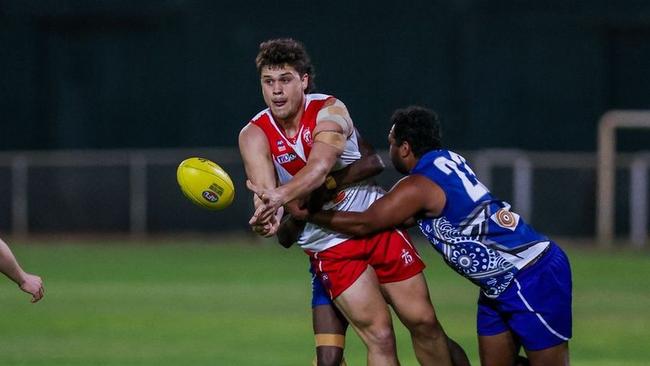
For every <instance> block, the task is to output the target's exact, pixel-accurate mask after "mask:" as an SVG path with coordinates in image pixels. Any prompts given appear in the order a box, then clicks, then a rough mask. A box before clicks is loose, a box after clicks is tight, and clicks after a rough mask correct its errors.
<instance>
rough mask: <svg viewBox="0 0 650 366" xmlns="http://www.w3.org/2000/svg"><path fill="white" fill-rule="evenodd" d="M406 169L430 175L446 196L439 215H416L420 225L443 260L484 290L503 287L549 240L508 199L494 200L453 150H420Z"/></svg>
mask: <svg viewBox="0 0 650 366" xmlns="http://www.w3.org/2000/svg"><path fill="white" fill-rule="evenodd" d="M411 174H420V175H423V176H426V177H427V178H429V179H431V180H432V181H433V182H435V183H436V184H438V185H439V186H440V188H442V190H443V191H444V192H445V195H446V196H447V203H446V205H445V208H444V209H443V211H442V214H441V215H440V216H439V217H436V218H422V219H420V220H418V224H419V226H420V230H421V231H422V233H424V235H425V236H426V237H427V238H428V239H429V241H430V242H431V244H432V245H433V247H434V248H435V249H436V250H437V251H438V252H440V253H441V254H442V255H443V257H444V258H445V261H446V262H447V264H448V265H449V266H451V267H452V268H453V269H454V270H456V272H458V273H460V274H461V275H462V276H464V277H466V278H468V279H469V280H470V281H472V282H474V283H475V284H476V285H478V286H480V287H481V289H482V291H483V293H484V294H485V295H486V296H489V297H496V296H498V295H499V294H500V293H502V292H503V291H505V289H506V288H507V287H508V285H510V283H511V281H512V280H513V278H514V277H515V275H516V274H517V272H518V271H519V270H520V269H521V268H523V267H524V266H526V265H527V264H528V263H530V262H531V261H533V260H534V259H535V258H537V257H538V256H539V255H540V254H541V253H542V252H544V250H545V249H546V248H547V247H548V246H549V241H548V239H547V238H546V237H544V236H542V235H540V234H539V233H537V232H536V231H535V230H534V229H533V228H532V227H530V226H529V225H528V224H526V223H525V222H524V220H523V219H522V218H521V217H519V215H517V214H516V213H515V212H512V211H511V210H510V205H509V204H508V203H506V202H504V201H499V200H496V199H495V198H494V197H493V196H492V194H491V193H490V191H489V190H488V189H487V188H486V187H485V186H484V185H483V184H482V183H481V182H479V181H478V179H477V178H476V175H475V174H474V172H473V171H472V169H471V168H470V167H469V166H468V165H467V162H466V161H465V159H464V158H463V157H462V156H460V155H458V154H456V153H454V152H453V151H449V150H434V151H430V152H428V153H426V154H424V156H422V157H421V158H420V160H419V161H418V164H417V165H416V166H415V168H413V170H412V171H411Z"/></svg>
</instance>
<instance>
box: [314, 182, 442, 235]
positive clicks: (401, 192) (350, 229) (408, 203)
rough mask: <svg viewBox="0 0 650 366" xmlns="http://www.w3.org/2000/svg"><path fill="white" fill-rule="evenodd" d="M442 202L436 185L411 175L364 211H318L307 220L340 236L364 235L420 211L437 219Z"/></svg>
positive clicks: (408, 218) (400, 222)
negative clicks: (336, 232) (338, 233)
mask: <svg viewBox="0 0 650 366" xmlns="http://www.w3.org/2000/svg"><path fill="white" fill-rule="evenodd" d="M445 203H446V197H445V194H444V192H443V191H442V189H441V188H440V187H439V186H438V185H437V184H435V183H433V182H431V181H430V180H429V179H428V178H425V177H423V176H420V175H411V176H408V177H406V178H403V179H402V180H400V181H399V182H397V184H395V186H394V187H393V188H392V189H391V190H390V192H388V193H387V194H386V195H384V196H383V197H382V198H380V199H378V200H377V201H375V202H374V203H373V204H372V205H370V207H369V208H368V210H366V211H364V212H341V211H320V212H317V213H315V214H313V215H311V216H308V218H307V219H308V221H311V222H313V223H315V224H318V225H321V226H324V227H327V228H329V229H331V230H334V231H338V232H341V233H344V234H348V235H352V236H366V235H369V234H373V233H376V232H378V231H381V230H385V229H389V228H392V227H396V226H400V225H402V224H404V223H405V222H407V221H408V220H410V219H411V218H412V217H414V216H415V215H417V214H419V213H422V212H425V213H427V214H429V215H433V216H438V215H439V214H440V213H441V212H442V210H443V208H444V206H445Z"/></svg>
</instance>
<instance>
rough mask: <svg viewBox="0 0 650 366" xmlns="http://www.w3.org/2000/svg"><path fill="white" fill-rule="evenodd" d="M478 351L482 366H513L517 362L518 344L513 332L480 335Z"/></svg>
mask: <svg viewBox="0 0 650 366" xmlns="http://www.w3.org/2000/svg"><path fill="white" fill-rule="evenodd" d="M478 352H479V357H480V359H481V366H512V365H514V364H515V356H516V353H517V345H516V343H515V340H514V338H513V337H512V333H511V332H510V331H509V330H506V331H504V332H502V333H499V334H495V335H489V336H482V335H479V337H478Z"/></svg>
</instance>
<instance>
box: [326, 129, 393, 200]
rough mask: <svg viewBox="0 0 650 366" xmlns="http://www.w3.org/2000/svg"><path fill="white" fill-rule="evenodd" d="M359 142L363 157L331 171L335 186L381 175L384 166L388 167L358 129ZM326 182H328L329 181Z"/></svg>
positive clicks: (339, 186) (338, 186) (343, 185)
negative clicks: (342, 167)
mask: <svg viewBox="0 0 650 366" xmlns="http://www.w3.org/2000/svg"><path fill="white" fill-rule="evenodd" d="M357 142H358V144H359V152H360V153H361V159H359V160H357V161H355V162H354V163H352V164H350V165H348V166H347V167H345V168H344V169H341V170H339V171H336V172H332V173H330V176H331V177H332V179H333V180H334V182H333V185H334V186H335V187H334V188H341V187H345V186H347V185H350V184H354V183H357V182H360V181H362V180H364V179H368V178H371V177H374V176H376V175H379V174H380V173H381V172H382V171H384V168H385V167H386V166H385V165H384V161H383V160H382V159H381V157H380V156H379V154H377V152H376V151H375V149H374V148H373V147H372V145H371V144H369V143H368V142H366V141H365V140H364V139H363V138H362V137H361V134H360V133H359V131H358V130H357ZM325 183H326V184H327V183H328V182H325Z"/></svg>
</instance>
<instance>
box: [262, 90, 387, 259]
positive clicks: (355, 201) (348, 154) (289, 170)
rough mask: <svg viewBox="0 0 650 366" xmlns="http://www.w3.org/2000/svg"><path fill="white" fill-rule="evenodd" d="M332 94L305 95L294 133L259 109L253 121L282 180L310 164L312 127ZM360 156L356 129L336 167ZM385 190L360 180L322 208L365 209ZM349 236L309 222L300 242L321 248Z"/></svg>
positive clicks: (339, 241)
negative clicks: (269, 150)
mask: <svg viewBox="0 0 650 366" xmlns="http://www.w3.org/2000/svg"><path fill="white" fill-rule="evenodd" d="M332 98H334V97H332V96H331V95H325V94H307V95H305V107H304V108H305V110H304V113H303V115H302V118H301V120H300V125H299V126H298V132H297V133H296V135H295V136H293V137H288V136H286V135H285V133H284V131H283V129H282V128H281V127H280V126H278V124H277V123H276V122H275V120H274V119H273V116H272V115H271V111H270V110H269V109H268V108H267V109H265V110H263V111H261V112H260V113H258V114H257V115H256V116H255V117H253V119H252V120H251V123H252V124H254V125H256V126H258V127H260V128H261V129H262V131H264V134H265V135H266V138H267V139H268V141H269V147H270V149H271V156H272V158H273V164H274V165H275V171H276V173H277V175H278V180H279V181H280V184H285V183H287V182H289V181H290V180H291V178H293V176H294V175H296V174H297V173H298V172H299V171H300V169H302V168H303V167H304V166H305V165H306V164H307V159H308V158H309V153H310V152H311V147H312V144H313V142H314V141H313V139H312V135H313V131H314V128H316V117H317V115H318V112H319V111H320V110H321V109H322V108H323V106H324V105H325V103H326V102H327V101H328V100H330V99H332ZM360 158H361V153H360V152H359V144H358V142H357V134H356V131H355V132H353V133H352V134H351V135H350V136H348V138H347V141H346V144H345V148H344V149H343V153H342V154H341V156H340V157H339V158H338V160H337V161H336V163H335V165H334V168H333V170H334V171H336V170H339V169H343V168H345V167H346V166H348V165H350V164H352V163H353V162H355V161H357V160H359V159H360ZM382 194H383V190H382V189H381V188H380V187H378V186H375V185H370V184H368V183H367V182H360V183H358V184H355V185H351V186H348V187H346V188H345V189H343V190H341V191H339V192H338V193H337V194H336V196H335V198H334V199H333V200H332V201H330V202H326V203H325V205H323V209H326V210H337V211H356V212H360V211H365V210H366V209H367V208H368V207H369V206H370V205H371V204H372V203H373V202H374V201H376V200H377V199H378V198H379V197H381V195H382ZM347 239H350V236H347V235H343V234H340V233H337V232H334V231H330V230H327V229H324V228H321V227H320V226H318V225H314V224H312V223H307V224H306V225H305V228H304V230H303V232H302V234H301V235H300V238H299V239H298V245H300V246H301V247H302V248H303V249H308V250H311V251H314V252H320V251H323V250H325V249H327V248H330V247H333V246H335V245H337V244H340V243H341V242H343V241H345V240H347Z"/></svg>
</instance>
